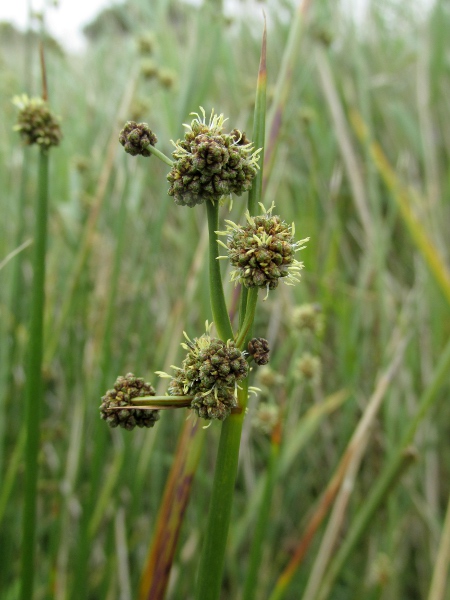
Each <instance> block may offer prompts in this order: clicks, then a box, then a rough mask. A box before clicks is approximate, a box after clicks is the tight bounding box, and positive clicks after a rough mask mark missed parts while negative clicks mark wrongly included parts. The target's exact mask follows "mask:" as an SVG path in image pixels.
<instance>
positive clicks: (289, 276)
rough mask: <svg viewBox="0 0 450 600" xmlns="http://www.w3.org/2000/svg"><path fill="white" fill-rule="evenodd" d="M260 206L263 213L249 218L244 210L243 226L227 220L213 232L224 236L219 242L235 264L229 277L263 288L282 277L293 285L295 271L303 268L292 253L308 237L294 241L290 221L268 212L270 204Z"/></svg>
mask: <svg viewBox="0 0 450 600" xmlns="http://www.w3.org/2000/svg"><path fill="white" fill-rule="evenodd" d="M260 206H261V208H262V210H263V211H264V214H262V215H260V216H256V217H251V216H250V213H249V212H248V211H247V212H246V215H245V216H246V219H247V224H246V225H244V226H243V225H236V223H233V221H228V220H227V221H226V223H227V230H226V231H218V232H217V233H218V234H219V235H226V236H227V243H226V244H224V243H223V242H221V244H222V246H224V247H225V248H226V249H227V251H228V258H229V259H230V262H231V264H232V265H233V267H235V269H234V270H233V271H232V273H231V279H232V281H235V282H236V283H238V282H239V283H243V284H244V285H245V286H246V287H248V288H253V287H258V288H267V290H274V289H275V288H276V287H277V286H278V283H279V280H280V279H282V278H284V281H285V283H287V284H290V285H293V284H294V283H297V282H298V281H299V272H300V271H301V270H302V269H303V263H302V262H299V261H298V260H296V258H295V253H296V252H298V251H299V250H302V249H303V248H304V247H305V246H304V244H305V243H306V242H307V241H308V240H309V238H305V239H303V240H300V241H299V242H296V241H295V240H294V234H295V227H294V224H293V223H292V225H288V224H287V223H285V221H282V220H281V218H280V217H279V216H277V215H272V211H273V209H274V208H275V205H274V204H272V206H271V207H270V209H269V210H266V209H265V208H264V206H263V205H262V204H260ZM224 258H226V257H224Z"/></svg>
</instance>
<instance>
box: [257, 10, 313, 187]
mask: <svg viewBox="0 0 450 600" xmlns="http://www.w3.org/2000/svg"><path fill="white" fill-rule="evenodd" d="M311 3H312V0H300V2H299V4H298V7H297V10H296V13H295V16H294V18H293V20H292V25H291V28H290V31H289V37H288V40H287V43H286V48H285V50H284V53H283V58H282V61H281V66H280V71H279V75H278V79H277V81H276V85H275V96H274V99H273V103H272V107H271V109H270V112H269V115H268V118H267V122H268V126H267V130H268V132H269V133H268V139H267V145H266V156H265V159H264V178H263V181H262V187H263V195H264V192H265V190H266V189H267V184H268V182H269V179H270V176H271V174H272V170H273V167H274V165H275V157H276V153H277V149H278V145H279V141H280V132H281V127H282V124H283V113H284V109H285V107H286V103H287V101H288V98H289V93H290V91H291V87H292V79H293V76H294V67H295V64H296V62H297V60H298V57H299V56H300V53H299V47H300V42H301V35H302V31H303V23H304V21H305V17H306V15H307V12H308V10H309V7H310V5H311Z"/></svg>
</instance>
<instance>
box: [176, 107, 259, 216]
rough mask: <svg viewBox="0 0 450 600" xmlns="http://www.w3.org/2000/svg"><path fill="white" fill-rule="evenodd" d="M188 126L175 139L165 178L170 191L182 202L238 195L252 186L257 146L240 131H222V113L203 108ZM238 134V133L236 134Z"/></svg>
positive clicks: (191, 205) (177, 201) (211, 199)
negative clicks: (169, 169) (171, 158)
mask: <svg viewBox="0 0 450 600" xmlns="http://www.w3.org/2000/svg"><path fill="white" fill-rule="evenodd" d="M200 110H201V112H202V117H200V116H199V115H198V114H197V113H192V114H194V115H195V116H196V118H195V119H194V120H193V121H192V123H191V124H190V125H185V127H187V132H186V134H185V136H184V140H178V141H177V142H176V143H174V146H175V150H174V152H173V153H172V156H173V158H174V164H173V166H172V169H171V171H170V173H169V174H168V175H167V179H168V181H169V183H170V188H169V195H170V196H173V197H174V200H175V203H176V204H179V205H181V206H190V207H193V206H195V205H196V204H202V203H203V202H206V201H210V202H213V203H215V202H220V201H221V200H222V198H224V197H225V196H230V194H236V195H237V196H240V195H241V194H242V193H243V192H246V191H248V190H249V189H251V187H252V182H253V179H254V178H255V176H256V172H257V168H258V153H259V150H256V151H255V150H254V148H253V146H252V144H251V143H250V142H248V140H246V138H244V136H243V135H242V134H240V132H238V133H236V132H237V130H233V131H232V133H231V134H226V133H223V124H224V122H225V119H224V116H223V115H222V114H221V115H215V114H214V111H212V113H211V117H210V119H209V123H206V116H205V111H204V109H203V108H202V107H200ZM239 134H240V135H239ZM244 139H245V141H246V142H247V143H243V140H244Z"/></svg>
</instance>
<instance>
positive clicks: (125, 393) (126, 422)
mask: <svg viewBox="0 0 450 600" xmlns="http://www.w3.org/2000/svg"><path fill="white" fill-rule="evenodd" d="M154 395H155V390H154V389H153V387H152V385H151V384H150V383H145V382H144V380H143V379H142V377H135V376H134V375H133V373H128V374H127V375H125V377H122V376H120V377H118V378H117V379H116V383H115V384H114V388H113V389H112V390H108V391H107V392H106V394H105V395H104V396H103V397H102V403H101V405H100V417H101V418H102V419H104V420H105V421H106V422H107V423H108V425H109V426H110V427H118V426H120V427H123V428H124V429H128V430H129V431H130V430H131V429H134V428H135V427H136V426H137V427H153V425H154V424H155V423H156V421H158V419H159V412H158V411H157V410H147V409H142V408H127V409H124V410H116V409H117V408H118V407H120V406H130V400H131V399H133V398H139V397H141V398H142V397H143V396H154ZM111 409H114V410H111Z"/></svg>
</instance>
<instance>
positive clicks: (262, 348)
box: [247, 338, 270, 366]
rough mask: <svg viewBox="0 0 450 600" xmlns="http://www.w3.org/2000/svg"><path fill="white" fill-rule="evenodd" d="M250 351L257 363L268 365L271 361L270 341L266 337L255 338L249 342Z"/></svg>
mask: <svg viewBox="0 0 450 600" xmlns="http://www.w3.org/2000/svg"><path fill="white" fill-rule="evenodd" d="M247 350H248V353H249V354H250V356H253V360H254V361H255V363H256V364H257V365H260V366H262V365H267V363H268V362H269V352H270V348H269V342H268V341H267V340H266V339H264V338H253V339H251V340H250V341H249V343H248V348H247Z"/></svg>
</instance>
